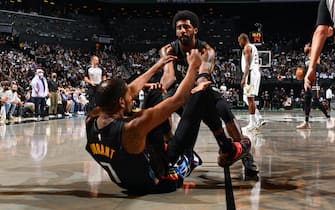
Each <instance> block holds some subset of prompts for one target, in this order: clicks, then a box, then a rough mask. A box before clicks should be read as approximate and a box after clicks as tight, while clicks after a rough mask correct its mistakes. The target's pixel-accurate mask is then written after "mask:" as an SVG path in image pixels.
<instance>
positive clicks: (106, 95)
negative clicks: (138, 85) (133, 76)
mask: <svg viewBox="0 0 335 210" xmlns="http://www.w3.org/2000/svg"><path fill="white" fill-rule="evenodd" d="M126 92H127V84H126V82H125V81H123V80H122V79H108V80H104V81H102V82H101V83H100V84H99V85H98V87H97V89H96V95H95V98H96V105H97V106H99V107H100V108H101V109H102V110H103V111H104V110H108V109H109V108H113V107H114V106H115V105H116V103H117V102H118V100H119V99H120V98H122V97H124V96H125V95H126Z"/></svg>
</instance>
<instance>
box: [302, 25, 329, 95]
mask: <svg viewBox="0 0 335 210" xmlns="http://www.w3.org/2000/svg"><path fill="white" fill-rule="evenodd" d="M328 28H329V26H327V25H319V26H318V27H317V28H316V30H315V32H314V34H313V39H312V47H311V57H310V63H309V67H308V70H307V73H306V76H305V82H304V87H305V90H307V89H309V88H311V86H312V85H313V84H314V83H315V80H316V78H315V68H316V64H317V61H318V59H319V57H320V54H321V51H322V49H323V46H324V44H325V42H326V39H327V37H328Z"/></svg>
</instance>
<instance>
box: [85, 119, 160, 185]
mask: <svg viewBox="0 0 335 210" xmlns="http://www.w3.org/2000/svg"><path fill="white" fill-rule="evenodd" d="M123 126H124V120H123V119H115V120H114V121H112V122H111V123H110V124H109V125H107V126H106V127H104V128H102V129H98V128H97V126H96V118H94V119H92V120H90V121H89V122H88V123H87V124H86V134H87V144H86V150H87V151H88V152H89V153H90V154H91V156H92V157H93V158H94V159H95V160H96V161H97V162H98V163H99V164H100V165H101V166H102V167H103V168H104V169H105V170H106V171H107V173H108V175H109V177H110V178H111V180H112V181H113V182H114V183H116V184H117V185H119V186H120V187H122V188H125V189H128V190H130V191H136V192H150V191H153V189H154V188H155V187H156V184H155V182H154V180H155V178H156V177H155V175H154V172H153V170H152V168H151V166H150V159H149V155H148V154H147V153H146V152H143V153H140V154H137V155H132V154H128V153H127V152H126V151H125V150H124V149H123V148H122V143H121V136H122V130H123Z"/></svg>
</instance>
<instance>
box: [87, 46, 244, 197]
mask: <svg viewBox="0 0 335 210" xmlns="http://www.w3.org/2000/svg"><path fill="white" fill-rule="evenodd" d="M174 59H175V57H174V56H171V55H168V56H165V57H163V58H161V59H160V60H159V61H158V62H157V63H156V64H155V65H153V66H152V67H151V68H150V69H149V70H148V71H146V72H145V73H144V74H142V75H141V76H139V77H138V78H137V79H136V80H134V81H133V82H132V83H130V84H129V85H127V84H126V83H125V82H124V81H122V80H118V79H111V80H106V81H103V82H102V83H101V84H100V85H99V86H98V87H97V95H96V99H97V100H96V103H97V106H98V107H96V108H95V109H94V110H93V111H92V112H90V113H89V116H88V117H87V119H86V133H87V145H86V150H87V151H88V152H89V153H90V154H91V155H92V157H93V158H94V159H95V160H96V161H97V162H98V163H99V164H100V165H101V166H102V167H103V168H104V169H105V170H106V171H107V173H108V175H109V176H110V178H111V180H112V181H113V182H114V183H116V184H117V185H118V186H120V187H122V188H125V189H127V190H128V191H129V192H131V193H159V192H171V191H174V190H176V188H177V187H179V186H181V184H182V183H183V176H182V174H181V173H178V168H175V167H170V166H169V165H171V164H169V163H168V161H167V162H166V165H164V166H163V168H165V169H166V170H157V169H161V168H162V166H160V165H158V166H157V165H155V163H157V161H156V160H154V159H153V157H152V156H151V155H152V154H151V153H150V147H149V145H147V144H146V142H147V134H148V133H149V132H150V131H151V130H152V129H153V128H154V127H156V126H157V125H159V124H160V123H162V122H163V121H164V120H166V119H167V118H168V117H169V116H170V115H171V114H172V113H173V112H174V111H175V110H177V109H178V108H179V107H180V106H182V105H183V104H184V103H185V102H186V101H187V99H188V97H189V96H190V93H191V90H192V94H193V95H199V96H200V95H202V94H204V92H205V91H203V89H205V87H206V86H208V85H209V82H203V83H201V84H198V86H197V87H195V88H194V83H195V79H196V76H197V73H198V69H199V67H200V65H201V63H202V57H201V55H200V53H199V52H198V50H195V49H194V50H191V51H190V53H188V54H187V62H188V63H189V67H188V71H187V74H186V76H185V78H184V80H183V81H182V83H181V84H180V86H179V87H178V89H177V91H176V93H175V94H174V95H173V96H172V97H170V98H168V99H167V100H165V101H163V102H161V103H159V104H157V105H156V106H154V107H152V108H149V109H145V110H142V111H140V112H138V113H136V114H135V115H134V116H132V117H129V118H125V117H124V116H125V113H126V112H128V111H130V109H131V104H132V99H133V97H134V96H136V95H137V94H138V92H139V91H140V90H141V89H142V88H143V86H144V84H145V83H146V82H147V81H148V80H149V79H150V78H151V77H152V76H153V75H154V74H155V73H156V72H158V71H159V70H160V69H161V68H162V67H163V66H164V65H165V64H166V63H168V62H170V61H172V60H174ZM199 73H201V70H200V71H199ZM192 88H193V89H192ZM199 104H200V103H199ZM199 104H198V105H199ZM195 108H196V107H195ZM197 118H198V119H197ZM200 120H201V118H200V117H198V116H197V114H196V113H195V115H193V116H185V117H182V118H181V120H180V123H184V124H185V126H190V127H191V126H194V125H193V124H194V123H195V124H197V125H200ZM197 121H198V122H197ZM174 138H179V136H178V133H176V135H175V137H174ZM174 138H173V139H172V140H171V141H174ZM235 144H236V143H235ZM178 146H180V147H185V145H183V144H181V145H178ZM240 147H241V146H240ZM168 149H169V147H167V150H168ZM249 149H250V147H249V148H246V149H244V148H243V149H241V150H239V151H235V152H234V154H233V155H231V154H227V156H228V157H232V158H231V160H233V158H235V159H236V157H239V156H241V155H242V154H243V153H245V152H248V151H249ZM165 153H166V152H165ZM165 157H167V156H165ZM227 161H230V159H229V158H227ZM158 162H159V161H158ZM162 162H164V161H160V162H159V163H162ZM172 164H174V163H172Z"/></svg>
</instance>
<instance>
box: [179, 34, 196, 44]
mask: <svg viewBox="0 0 335 210" xmlns="http://www.w3.org/2000/svg"><path fill="white" fill-rule="evenodd" d="M192 37H193V36H181V37H179V38H178V39H179V41H180V43H181V44H182V45H185V46H190V45H191V44H192Z"/></svg>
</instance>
